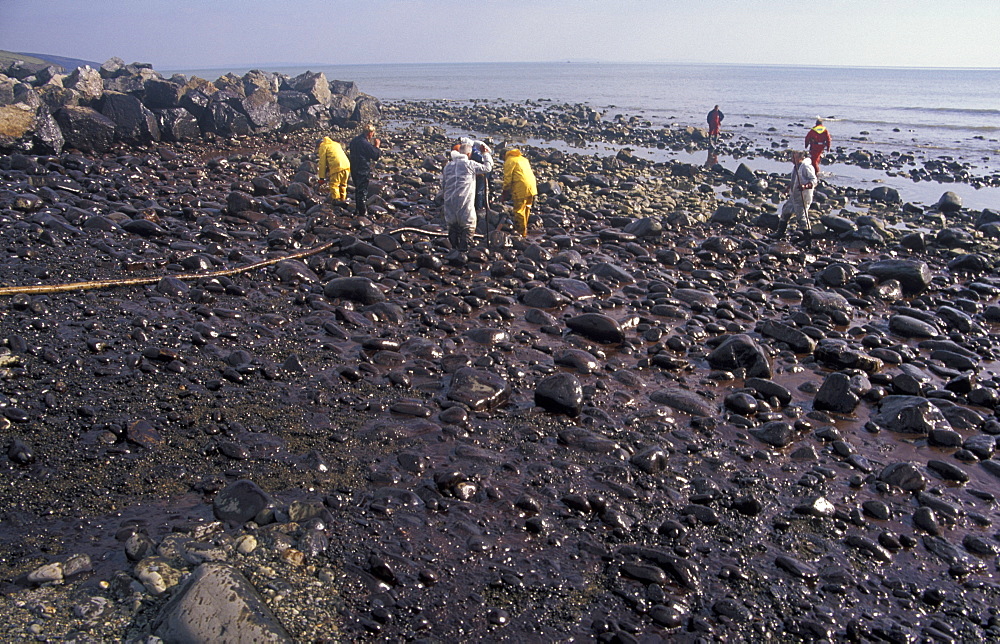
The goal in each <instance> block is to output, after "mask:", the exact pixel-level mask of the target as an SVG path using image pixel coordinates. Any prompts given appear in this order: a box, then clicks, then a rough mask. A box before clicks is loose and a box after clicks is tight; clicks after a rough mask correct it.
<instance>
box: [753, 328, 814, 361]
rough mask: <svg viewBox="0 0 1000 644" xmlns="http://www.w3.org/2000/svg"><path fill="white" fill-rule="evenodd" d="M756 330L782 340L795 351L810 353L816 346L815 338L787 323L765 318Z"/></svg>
mask: <svg viewBox="0 0 1000 644" xmlns="http://www.w3.org/2000/svg"><path fill="white" fill-rule="evenodd" d="M758 331H759V332H760V334H761V335H763V336H766V337H769V338H773V339H775V340H777V341H778V342H784V343H785V344H787V345H788V347H789V348H790V349H791V350H792V351H794V352H795V353H812V352H813V350H814V349H815V348H816V340H814V339H813V338H811V337H809V336H808V335H806V334H805V333H803V332H802V331H800V330H798V329H796V328H795V327H793V326H790V325H788V324H782V323H781V322H776V321H773V320H765V321H764V322H763V323H761V324H760V325H759V327H758Z"/></svg>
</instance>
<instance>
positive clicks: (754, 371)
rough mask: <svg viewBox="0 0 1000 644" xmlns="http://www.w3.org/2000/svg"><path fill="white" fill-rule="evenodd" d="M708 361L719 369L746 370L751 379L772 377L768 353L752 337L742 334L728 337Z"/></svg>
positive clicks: (710, 355) (711, 354)
mask: <svg viewBox="0 0 1000 644" xmlns="http://www.w3.org/2000/svg"><path fill="white" fill-rule="evenodd" d="M707 359H708V363H709V364H710V365H712V366H713V367H715V368H717V369H745V370H746V374H747V376H750V377H757V378H770V377H771V363H770V360H769V359H768V357H767V353H765V352H764V350H763V349H761V348H760V346H759V345H758V344H757V343H756V342H754V340H753V339H752V338H751V337H750V336H748V335H745V334H742V333H739V334H736V335H730V336H726V337H725V338H724V339H723V340H722V342H721V343H719V345H718V346H717V347H716V348H715V349H714V350H713V351H712V352H711V353H710V354H708V358H707Z"/></svg>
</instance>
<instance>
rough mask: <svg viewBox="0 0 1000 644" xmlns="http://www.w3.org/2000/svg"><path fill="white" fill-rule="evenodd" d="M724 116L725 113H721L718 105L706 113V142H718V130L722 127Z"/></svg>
mask: <svg viewBox="0 0 1000 644" xmlns="http://www.w3.org/2000/svg"><path fill="white" fill-rule="evenodd" d="M724 118H726V115H725V114H723V113H722V110H720V109H719V106H718V105H716V106H715V107H714V108H712V111H711V112H709V113H708V142H709V143H711V144H712V145H716V144H718V142H719V131H720V130H721V129H722V119H724Z"/></svg>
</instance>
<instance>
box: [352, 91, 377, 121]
mask: <svg viewBox="0 0 1000 644" xmlns="http://www.w3.org/2000/svg"><path fill="white" fill-rule="evenodd" d="M381 119H382V104H381V103H380V102H379V100H378V99H377V98H375V97H374V96H368V95H367V94H362V95H361V97H360V98H358V99H357V100H356V101H355V103H354V113H353V114H351V120H352V121H357V122H358V123H378V122H379V121H380V120H381Z"/></svg>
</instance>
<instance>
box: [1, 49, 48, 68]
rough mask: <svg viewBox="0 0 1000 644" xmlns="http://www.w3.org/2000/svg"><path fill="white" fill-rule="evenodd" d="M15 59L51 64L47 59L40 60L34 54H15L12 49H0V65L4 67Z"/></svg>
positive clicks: (36, 63) (37, 63) (30, 62)
mask: <svg viewBox="0 0 1000 644" xmlns="http://www.w3.org/2000/svg"><path fill="white" fill-rule="evenodd" d="M15 60H23V61H24V62H26V63H29V64H32V65H51V64H52V63H50V62H49V61H47V60H42V59H41V58H35V57H34V56H25V55H24V54H15V53H14V52H12V51H4V50H2V49H0V67H6V66H7V65H9V64H11V63H12V62H14V61H15Z"/></svg>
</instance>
